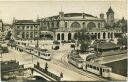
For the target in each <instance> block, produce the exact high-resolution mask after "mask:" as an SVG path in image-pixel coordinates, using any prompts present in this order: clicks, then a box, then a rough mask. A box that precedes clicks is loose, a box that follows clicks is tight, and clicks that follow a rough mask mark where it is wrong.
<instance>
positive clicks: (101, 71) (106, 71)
mask: <svg viewBox="0 0 128 82" xmlns="http://www.w3.org/2000/svg"><path fill="white" fill-rule="evenodd" d="M82 67H83V70H85V71H89V72H91V73H94V74H96V75H99V76H102V77H104V78H110V73H111V70H112V69H111V68H110V67H107V66H105V65H100V64H97V63H92V62H88V61H84V62H83V65H82Z"/></svg>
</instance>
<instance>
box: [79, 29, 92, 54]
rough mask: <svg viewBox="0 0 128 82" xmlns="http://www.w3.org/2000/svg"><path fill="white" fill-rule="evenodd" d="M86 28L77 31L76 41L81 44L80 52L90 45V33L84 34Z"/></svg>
mask: <svg viewBox="0 0 128 82" xmlns="http://www.w3.org/2000/svg"><path fill="white" fill-rule="evenodd" d="M86 32H87V30H86V29H83V30H80V31H79V32H78V34H79V36H78V43H79V44H80V45H81V46H80V49H81V51H82V52H85V51H87V50H88V47H89V46H90V42H91V40H90V35H89V34H86Z"/></svg>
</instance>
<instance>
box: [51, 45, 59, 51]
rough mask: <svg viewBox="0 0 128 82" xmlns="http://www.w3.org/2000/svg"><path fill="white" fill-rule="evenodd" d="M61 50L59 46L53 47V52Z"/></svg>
mask: <svg viewBox="0 0 128 82" xmlns="http://www.w3.org/2000/svg"><path fill="white" fill-rule="evenodd" d="M59 48H60V47H59V46H57V45H56V46H53V47H52V49H53V50H58V49H59Z"/></svg>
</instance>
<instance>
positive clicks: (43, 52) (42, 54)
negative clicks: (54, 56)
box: [17, 45, 51, 60]
mask: <svg viewBox="0 0 128 82" xmlns="http://www.w3.org/2000/svg"><path fill="white" fill-rule="evenodd" d="M17 47H18V48H19V49H22V50H23V51H24V52H27V53H29V54H31V55H35V56H37V57H39V58H42V59H45V60H51V53H50V52H49V51H48V50H47V49H41V48H35V47H32V46H27V47H25V46H19V45H18V46H17Z"/></svg>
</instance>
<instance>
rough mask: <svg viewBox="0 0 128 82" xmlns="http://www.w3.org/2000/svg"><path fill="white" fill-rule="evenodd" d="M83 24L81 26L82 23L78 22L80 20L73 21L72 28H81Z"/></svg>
mask: <svg viewBox="0 0 128 82" xmlns="http://www.w3.org/2000/svg"><path fill="white" fill-rule="evenodd" d="M80 27H81V26H80V24H79V23H78V22H73V23H72V24H71V28H80Z"/></svg>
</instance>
